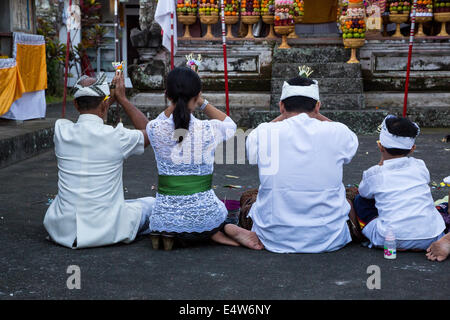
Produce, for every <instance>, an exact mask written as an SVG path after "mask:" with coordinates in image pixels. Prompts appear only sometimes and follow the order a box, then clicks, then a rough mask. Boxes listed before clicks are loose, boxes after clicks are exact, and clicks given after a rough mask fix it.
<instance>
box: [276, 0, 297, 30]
mask: <svg viewBox="0 0 450 320" xmlns="http://www.w3.org/2000/svg"><path fill="white" fill-rule="evenodd" d="M293 25H294V0H275V27H286V26H293Z"/></svg>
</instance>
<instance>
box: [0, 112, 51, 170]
mask: <svg viewBox="0 0 450 320" xmlns="http://www.w3.org/2000/svg"><path fill="white" fill-rule="evenodd" d="M55 121H56V119H42V120H31V121H23V122H17V121H11V120H4V119H1V120H0V168H2V167H5V166H7V165H10V164H12V163H16V162H19V161H22V160H25V159H28V158H31V157H33V156H36V155H38V154H40V153H42V152H45V151H47V150H48V149H50V148H52V147H53V132H54V129H53V127H54V124H55Z"/></svg>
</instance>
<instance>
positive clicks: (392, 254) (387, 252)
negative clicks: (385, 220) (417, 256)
mask: <svg viewBox="0 0 450 320" xmlns="http://www.w3.org/2000/svg"><path fill="white" fill-rule="evenodd" d="M384 258H385V259H396V258H397V245H396V243H395V234H394V231H393V230H392V229H391V228H389V229H388V230H387V233H386V237H385V239H384Z"/></svg>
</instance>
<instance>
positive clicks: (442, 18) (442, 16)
mask: <svg viewBox="0 0 450 320" xmlns="http://www.w3.org/2000/svg"><path fill="white" fill-rule="evenodd" d="M434 20H436V21H437V22H441V23H442V25H441V32H439V34H438V37H448V32H447V30H445V24H446V23H447V22H448V21H450V12H437V13H435V14H434Z"/></svg>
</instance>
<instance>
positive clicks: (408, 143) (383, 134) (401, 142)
mask: <svg viewBox="0 0 450 320" xmlns="http://www.w3.org/2000/svg"><path fill="white" fill-rule="evenodd" d="M392 117H395V116H393V115H388V116H387V117H386V118H384V120H383V123H382V124H381V131H380V143H381V145H382V146H383V147H385V148H395V149H404V150H411V149H412V147H413V146H414V143H415V142H416V138H417V136H418V135H419V133H420V128H419V126H418V125H417V124H416V123H415V122H413V123H414V125H415V126H416V127H417V136H416V137H415V138H410V137H399V136H396V135H393V134H392V133H390V132H389V130H388V128H387V126H386V119H389V118H392Z"/></svg>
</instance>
